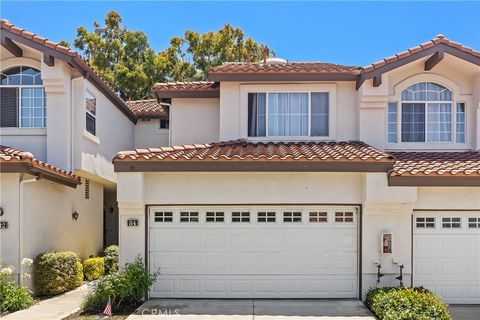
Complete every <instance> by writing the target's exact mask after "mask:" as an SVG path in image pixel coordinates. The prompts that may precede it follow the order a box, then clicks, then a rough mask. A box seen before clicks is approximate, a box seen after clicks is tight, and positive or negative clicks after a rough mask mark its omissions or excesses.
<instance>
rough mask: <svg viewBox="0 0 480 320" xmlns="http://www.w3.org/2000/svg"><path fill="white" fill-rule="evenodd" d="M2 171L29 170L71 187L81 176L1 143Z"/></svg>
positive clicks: (0, 169) (0, 165) (0, 162)
mask: <svg viewBox="0 0 480 320" xmlns="http://www.w3.org/2000/svg"><path fill="white" fill-rule="evenodd" d="M0 172H5V173H7V172H28V173H30V174H33V175H36V176H40V177H41V178H45V179H47V180H52V181H55V182H59V183H62V184H65V185H68V186H70V187H76V186H77V185H78V184H80V183H81V182H80V177H79V176H77V175H75V174H73V173H71V172H67V171H65V170H62V169H59V168H57V167H55V166H52V165H50V164H48V163H45V162H43V161H40V160H38V159H35V158H34V156H33V154H31V153H30V152H26V151H21V150H18V149H15V148H11V147H7V146H3V145H0Z"/></svg>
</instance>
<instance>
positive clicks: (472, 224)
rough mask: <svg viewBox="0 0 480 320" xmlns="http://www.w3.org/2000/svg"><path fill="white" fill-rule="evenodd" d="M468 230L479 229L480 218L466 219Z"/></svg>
mask: <svg viewBox="0 0 480 320" xmlns="http://www.w3.org/2000/svg"><path fill="white" fill-rule="evenodd" d="M468 228H469V229H480V217H470V218H468Z"/></svg>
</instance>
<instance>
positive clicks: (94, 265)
mask: <svg viewBox="0 0 480 320" xmlns="http://www.w3.org/2000/svg"><path fill="white" fill-rule="evenodd" d="M103 260H104V259H103V258H102V257H98V258H90V259H86V260H85V261H83V274H84V275H85V279H86V280H88V281H92V280H98V279H100V277H102V276H103V274H104V270H105V269H104V261H103Z"/></svg>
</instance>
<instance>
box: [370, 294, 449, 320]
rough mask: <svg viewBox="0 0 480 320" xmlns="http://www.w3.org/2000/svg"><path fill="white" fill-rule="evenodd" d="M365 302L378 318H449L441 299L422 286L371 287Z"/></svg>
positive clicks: (440, 319) (437, 319)
mask: <svg viewBox="0 0 480 320" xmlns="http://www.w3.org/2000/svg"><path fill="white" fill-rule="evenodd" d="M365 304H366V305H367V307H368V308H369V309H370V310H372V312H373V313H374V314H375V315H376V316H377V317H378V318H379V319H380V320H420V319H421V320H430V319H431V320H450V319H451V317H450V314H449V312H448V309H447V305H446V304H445V303H444V302H443V300H442V299H440V298H439V297H438V296H437V295H436V294H435V293H433V292H431V291H429V290H427V289H425V288H422V287H419V288H403V287H395V288H373V289H370V290H369V291H368V293H367V296H366V298H365Z"/></svg>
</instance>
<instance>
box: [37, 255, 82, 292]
mask: <svg viewBox="0 0 480 320" xmlns="http://www.w3.org/2000/svg"><path fill="white" fill-rule="evenodd" d="M34 280H35V287H36V290H37V293H38V294H41V295H48V296H50V295H56V294H59V293H62V292H65V291H69V290H72V289H74V288H76V287H78V286H80V285H81V284H82V282H83V266H82V263H81V262H80V259H79V258H78V257H77V255H76V254H75V253H73V252H71V251H65V252H45V253H42V254H40V255H39V256H38V257H37V258H36V259H35V262H34Z"/></svg>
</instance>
